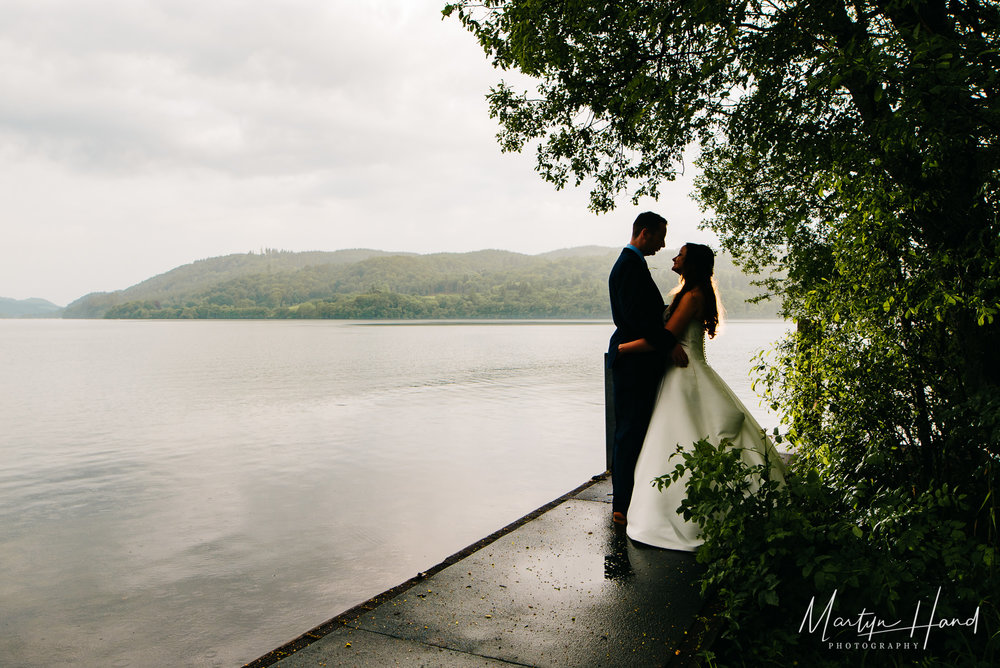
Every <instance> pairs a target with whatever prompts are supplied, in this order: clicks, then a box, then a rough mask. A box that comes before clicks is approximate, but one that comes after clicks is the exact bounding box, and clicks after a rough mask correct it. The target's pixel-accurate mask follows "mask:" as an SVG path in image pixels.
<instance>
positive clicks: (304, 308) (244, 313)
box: [64, 246, 777, 319]
mask: <svg viewBox="0 0 1000 668" xmlns="http://www.w3.org/2000/svg"><path fill="white" fill-rule="evenodd" d="M619 252H621V251H620V249H618V248H604V247H597V246H588V247H581V248H571V249H563V250H558V251H552V252H550V253H543V254H541V255H523V254H520V253H512V252H509V251H499V250H483V251H475V252H470V253H436V254H430V255H416V254H412V253H387V252H384V251H374V250H363V249H359V250H346V251H336V252H329V253H324V252H311V253H290V252H285V251H266V252H264V253H261V254H255V253H251V254H246V255H228V256H224V257H218V258H210V259H207V260H200V261H198V262H194V263H192V264H189V265H184V266H182V267H178V268H176V269H173V270H171V271H169V272H167V273H165V274H161V275H159V276H155V277H153V278H151V279H148V280H146V281H143V282H142V283H139V284H137V285H134V286H132V287H130V288H127V289H125V290H120V291H117V292H110V293H94V294H90V295H87V296H85V297H82V298H81V299H78V300H77V301H75V302H73V303H72V304H70V305H69V306H67V307H66V310H65V313H64V315H65V317H70V318H88V317H89V318H99V317H106V318H356V319H382V318H398V319H406V318H608V317H610V307H609V305H608V295H607V277H608V271H609V270H610V268H611V265H612V264H613V263H614V261H615V258H616V257H617V256H618V253H619ZM672 255H673V254H672V253H669V252H668V251H662V252H661V254H660V256H658V258H660V259H658V260H656V261H654V262H652V263H651V270H652V272H653V278H654V279H655V280H656V281H657V283H658V284H659V285H660V287H661V290H663V292H664V293H666V292H668V291H669V290H670V289H671V288H672V287H673V286H675V285H676V276H675V275H674V274H672V273H671V272H670V271H669V269H668V268H666V267H664V266H659V265H666V266H667V267H669V264H670V262H669V258H670V257H672ZM662 258H666V259H665V260H664V259H662ZM717 265H718V266H717V271H716V274H717V280H718V282H719V285H720V290H721V292H722V294H723V295H724V297H725V305H726V309H727V312H728V314H729V316H730V317H735V318H740V317H743V318H746V317H753V318H767V317H775V316H776V313H777V306H776V305H774V304H771V303H763V304H748V303H746V301H745V300H746V299H747V298H750V297H753V296H755V295H757V294H758V293H759V290H758V289H757V288H756V287H755V286H753V285H752V284H751V279H750V278H748V277H746V276H744V275H743V274H742V273H741V272H740V271H739V270H738V269H737V268H736V267H734V266H733V264H732V262H731V261H729V259H728V258H725V257H720V258H719V260H718V263H717Z"/></svg>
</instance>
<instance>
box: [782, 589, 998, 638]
mask: <svg viewBox="0 0 1000 668" xmlns="http://www.w3.org/2000/svg"><path fill="white" fill-rule="evenodd" d="M940 598H941V587H938V590H937V593H936V594H935V596H934V603H933V604H932V605H930V606H924V605H923V602H922V601H918V602H917V605H916V606H915V609H914V611H913V618H912V619H909V620H908V621H907V620H904V619H896V620H887V619H883V618H881V617H879V616H878V615H877V614H876V613H874V612H869V611H868V609H867V608H862V609H861V611H860V612H858V613H855V614H853V615H849V616H846V617H840V616H835V615H834V613H833V608H834V603H835V601H836V599H837V590H836V589H834V590H833V594H831V595H830V600H829V601H827V603H826V607H825V608H823V611H822V612H820V613H819V614H818V616H817V614H816V612H815V610H816V597H815V596H813V597H812V598H811V599H809V605H808V606H806V614H805V616H804V617H803V618H802V623H801V624H800V625H799V633H802V630H803V629H807V633H810V634H815V633H816V632H817V631H820V630H821V631H822V632H821V633H820V640H822V641H823V642H826V643H827V645H828V649H890V650H898V649H927V643H928V642H930V638H931V632H932V631H936V630H941V629H951V628H955V627H960V628H969V629H972V633H973V634H975V633H976V632H977V631H978V630H979V607H980V606H976V610H975V611H974V612H973V613H972V614H971V615H970V616H969V617H938V616H937V608H938V601H939V600H940ZM922 607H923V614H921V608H922ZM850 629H854V630H855V631H856V632H857V636H856V637H857V638H858V640H842V639H841V638H842V637H843V635H844V633H845V632H848V630H850ZM831 632H832V633H835V634H837V639H836V640H832V639H831ZM876 636H877V637H876ZM904 636H905V637H904Z"/></svg>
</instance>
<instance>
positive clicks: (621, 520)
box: [611, 510, 628, 526]
mask: <svg viewBox="0 0 1000 668" xmlns="http://www.w3.org/2000/svg"><path fill="white" fill-rule="evenodd" d="M611 521H612V522H614V523H615V524H621V525H622V526H625V525H626V524H627V523H628V522H627V521H626V520H625V513H623V512H621V511H618V510H616V511H615V512H613V513H611Z"/></svg>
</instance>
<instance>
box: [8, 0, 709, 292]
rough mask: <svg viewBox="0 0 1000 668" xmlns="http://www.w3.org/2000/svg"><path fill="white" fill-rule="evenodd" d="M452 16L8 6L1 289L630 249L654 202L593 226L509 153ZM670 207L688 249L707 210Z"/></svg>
mask: <svg viewBox="0 0 1000 668" xmlns="http://www.w3.org/2000/svg"><path fill="white" fill-rule="evenodd" d="M442 4H443V3H442V2H440V1H439V0H283V1H282V2H235V1H233V0H213V1H212V2H204V0H198V1H193V0H145V1H139V0H30V1H27V0H6V1H5V2H3V3H0V63H2V66H0V179H3V182H4V183H5V187H7V188H8V189H9V194H6V193H5V198H4V201H3V202H0V217H2V218H3V220H4V221H10V222H5V224H4V227H3V228H0V296H5V297H18V298H23V297H34V296H39V297H45V298H49V299H52V300H54V301H59V302H67V301H70V300H72V299H75V298H76V297H79V296H81V295H83V294H85V293H86V292H90V291H92V290H114V289H119V288H122V287H126V286H128V285H131V284H133V283H135V282H138V281H140V280H143V279H145V278H148V277H149V276H151V275H153V274H155V273H159V272H162V271H166V270H168V269H170V268H172V267H173V266H176V265H178V264H183V263H186V262H191V261H194V260H197V259H200V258H204V257H210V256H212V255H221V254H226V253H232V252H246V251H248V250H251V249H258V248H261V247H272V248H284V249H287V250H334V249H337V248H345V247H359V246H364V247H374V248H382V249H386V250H408V251H416V252H433V251H463V250H475V249H478V248H506V249H509V250H517V251H521V252H542V251H546V250H551V249H554V248H560V247H567V246H575V245H583V244H595V243H596V244H602V245H612V244H617V243H621V242H622V237H623V234H624V233H623V232H622V230H625V229H626V228H627V223H628V222H629V221H630V219H631V217H634V214H635V212H636V211H635V209H636V207H632V206H630V205H628V204H627V202H626V203H624V206H623V211H622V212H621V213H616V214H613V215H612V216H607V217H597V216H594V215H592V214H590V213H589V212H588V211H587V209H586V206H587V193H586V191H585V190H572V189H570V190H564V191H559V192H557V191H555V190H554V189H553V188H552V187H551V186H550V185H548V184H546V183H544V182H542V181H541V180H540V179H539V178H538V176H537V175H536V174H535V173H534V171H533V164H534V157H533V156H532V155H530V154H529V155H501V154H500V152H499V149H498V147H497V145H496V142H495V134H496V131H497V128H496V125H495V122H494V121H493V120H491V119H490V118H489V115H488V110H487V105H486V102H485V100H484V95H485V93H486V91H487V90H488V88H489V86H490V85H492V84H494V83H496V82H497V81H499V80H500V79H501V78H510V75H509V74H508V73H504V74H501V73H498V72H495V71H494V70H492V68H491V67H490V66H489V64H488V62H487V60H486V57H485V55H484V54H483V53H482V51H481V49H480V47H479V45H478V44H477V43H476V41H475V39H474V38H473V37H472V36H471V35H470V34H468V33H466V32H465V31H464V30H463V29H462V28H461V26H460V25H459V23H458V22H457V21H456V20H454V19H449V20H445V21H442V20H441V16H440V8H441V6H442ZM686 187H688V188H689V187H690V184H689V183H687V185H686ZM667 197H668V199H667V200H666V201H661V203H659V204H656V203H650V202H643V203H642V204H641V205H640V207H639V210H642V209H643V208H656V209H657V210H669V213H668V218H670V219H671V221H672V222H673V224H672V229H673V230H677V234H678V235H679V238H691V234H690V233H689V232H686V231H685V230H693V229H694V224H695V222H696V221H697V219H698V218H699V217H700V216H699V214H698V213H697V210H696V209H695V208H694V206H693V205H692V204H690V203H689V202H687V201H686V199H685V198H684V197H683V190H678V189H676V188H674V189H668V195H667ZM622 219H626V220H625V222H622Z"/></svg>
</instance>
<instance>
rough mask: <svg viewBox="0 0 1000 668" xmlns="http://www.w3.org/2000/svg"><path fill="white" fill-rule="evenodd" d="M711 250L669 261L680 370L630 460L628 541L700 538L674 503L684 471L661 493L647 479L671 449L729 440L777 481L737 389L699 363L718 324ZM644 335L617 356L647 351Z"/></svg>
mask: <svg viewBox="0 0 1000 668" xmlns="http://www.w3.org/2000/svg"><path fill="white" fill-rule="evenodd" d="M714 269H715V254H714V253H713V252H712V249H710V248H709V247H708V246H703V245H701V244H692V243H689V244H685V245H684V246H683V247H681V249H680V252H679V253H678V254H677V257H675V258H674V266H673V271H675V272H676V273H678V274H680V276H681V286H680V289H679V290H678V291H677V292H676V295H675V296H674V298H673V301H672V302H671V304H670V306H669V307H668V308H667V312H666V316H665V317H666V325H665V326H666V328H667V329H668V330H670V332H671V333H672V334H673V335H674V336H676V337H677V340H678V341H680V342H681V343H682V344H683V345H684V346H685V347H686V348H687V354H688V359H689V360H690V362H689V364H688V366H686V367H676V366H675V367H671V368H669V369H668V370H667V372H666V373H665V374H664V376H663V380H662V381H661V383H660V389H659V394H658V395H657V398H656V407H655V408H654V409H653V416H652V418H650V421H649V429H648V430H647V432H646V439H645V441H644V442H643V445H642V450H641V452H640V453H639V460H638V461H637V462H636V465H635V490H634V491H633V492H632V501H631V504H630V505H629V508H628V527H627V529H626V531H627V533H628V536H629V538H631V539H632V540H635V541H638V542H640V543H645V544H647V545H655V546H657V547H664V548H669V549H672V550H685V551H693V550H694V549H695V548H697V547H698V546H699V545H701V543H702V540H701V537H700V536H699V529H698V525H697V524H695V523H693V522H690V521H687V520H685V519H684V518H683V517H682V516H681V514H680V512H679V511H678V507H679V506H680V504H681V502H682V501H683V500H684V496H685V494H686V492H687V490H686V487H687V478H688V476H687V475H685V476H684V477H682V478H681V479H679V480H678V481H676V482H674V483H672V484H671V485H670V486H668V487H666V488H665V489H664V490H663V491H662V492H661V491H659V490H657V488H656V487H654V486H653V485H652V484H651V483H652V480H653V478H656V477H658V476H662V475H664V474H666V473H668V472H670V471H672V470H673V469H674V466H675V465H676V463H677V461H678V460H677V459H674V460H673V462H671V461H670V458H671V456H673V455H674V454H675V453H676V452H677V446H678V445H680V446H681V447H682V448H685V449H691V448H692V446H693V444H694V443H695V442H697V441H700V440H701V439H703V438H707V439H708V440H709V441H711V442H712V443H714V444H718V443H720V442H721V441H722V439H729V440H730V441H731V442H732V444H733V447H735V448H741V449H742V450H743V454H742V457H743V460H744V461H745V462H747V463H748V464H761V463H763V461H764V457H765V456H767V458H768V460H769V461H770V462H771V463H772V465H773V466H775V467H776V468H774V469H772V473H771V475H772V477H776V478H782V474H781V472H780V468H781V463H780V459H779V458H778V454H777V452H776V451H775V450H774V446H773V445H772V444H771V443H770V441H768V440H767V439H766V437H765V436H764V432H763V430H762V429H761V428H760V426H759V425H758V424H757V421H756V420H754V419H753V416H751V415H750V413H749V411H747V409H746V407H744V406H743V404H742V403H741V402H740V400H739V399H738V398H737V397H736V394H735V393H733V391H732V390H731V389H730V388H729V386H728V385H726V383H725V381H723V380H722V378H720V377H719V374H717V373H716V372H715V370H714V369H712V367H710V366H709V365H708V363H707V362H706V361H705V334H706V333H707V334H708V336H709V337H710V338H711V337H714V336H715V331H716V328H717V327H718V325H719V305H718V300H717V298H716V293H715V288H714V286H713V280H712V275H713V273H714ZM651 349H652V347H651V346H650V345H649V343H648V342H646V340H645V339H639V340H637V341H630V342H628V343H623V344H619V346H618V354H620V355H621V354H629V353H634V352H642V351H645V350H651Z"/></svg>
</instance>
